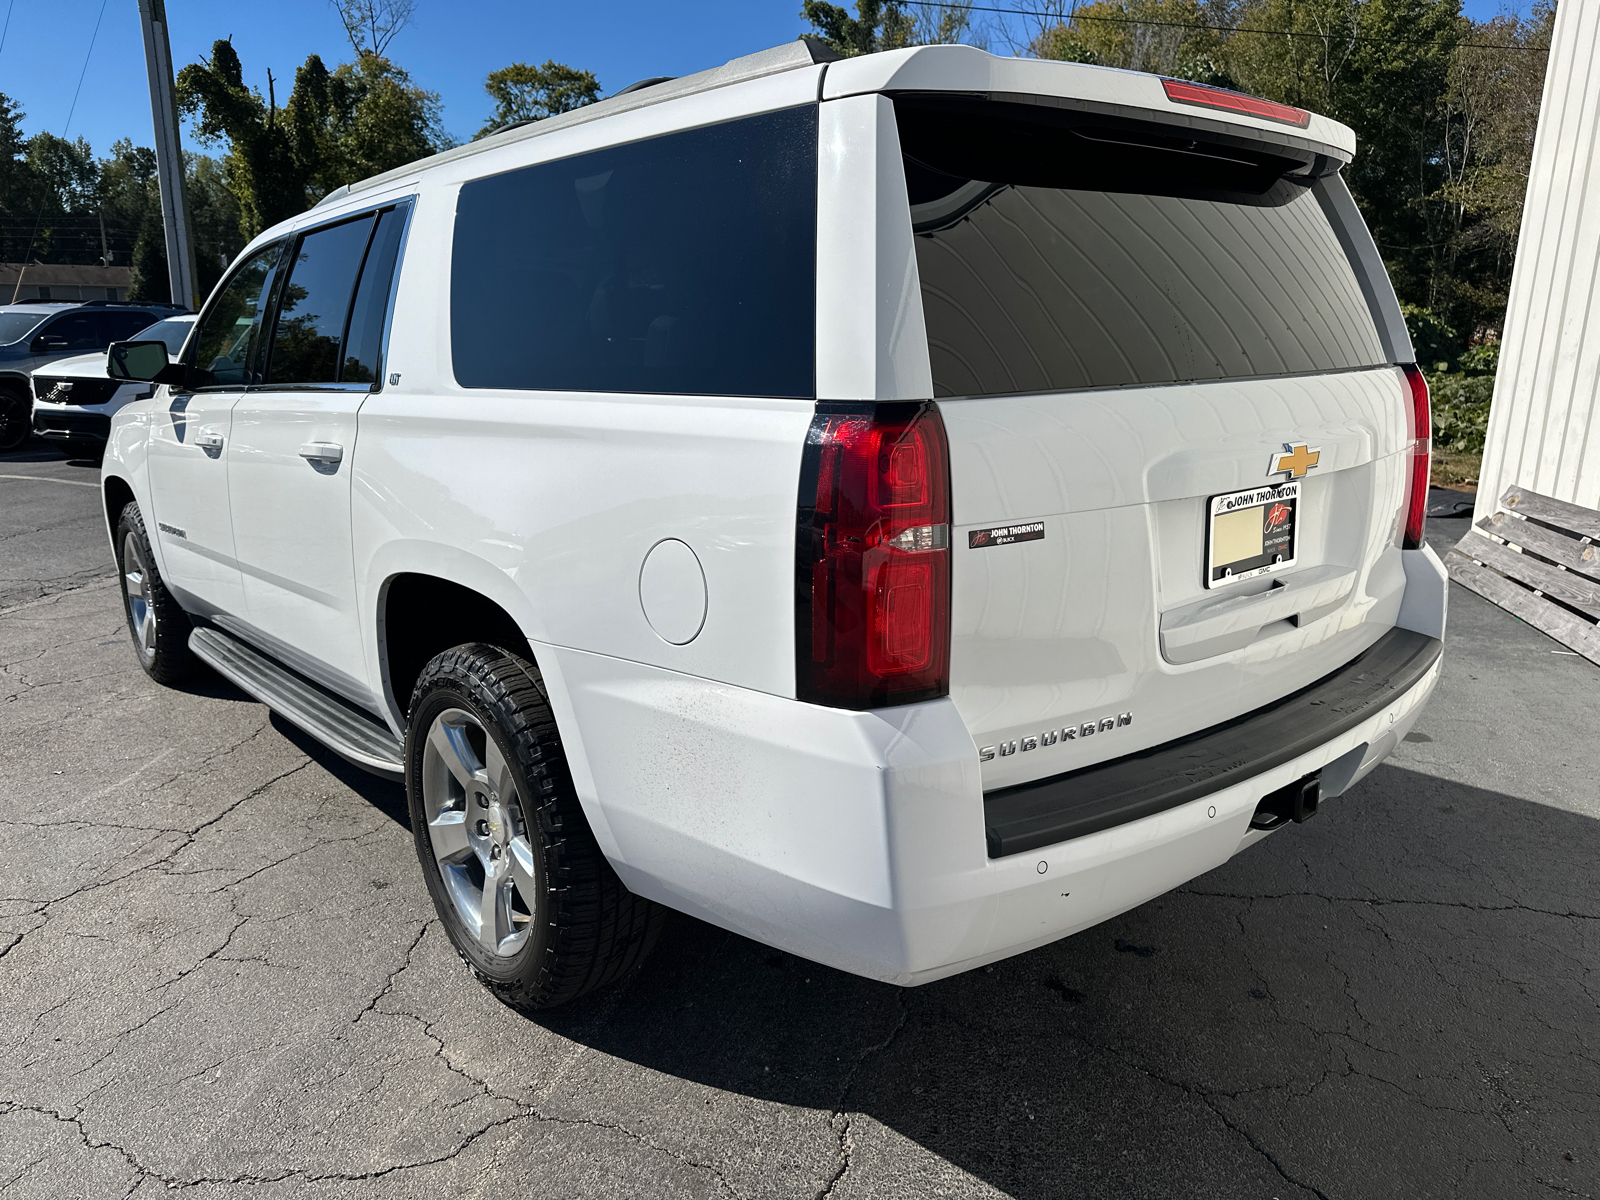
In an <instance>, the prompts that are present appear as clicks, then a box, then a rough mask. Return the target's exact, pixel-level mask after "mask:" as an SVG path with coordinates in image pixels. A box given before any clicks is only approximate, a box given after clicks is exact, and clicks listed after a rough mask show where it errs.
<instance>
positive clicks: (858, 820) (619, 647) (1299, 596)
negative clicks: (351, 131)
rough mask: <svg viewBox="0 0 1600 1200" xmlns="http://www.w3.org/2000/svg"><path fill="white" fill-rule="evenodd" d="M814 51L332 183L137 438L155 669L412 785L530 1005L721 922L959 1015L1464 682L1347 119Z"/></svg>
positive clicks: (212, 322)
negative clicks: (210, 671) (939, 996)
mask: <svg viewBox="0 0 1600 1200" xmlns="http://www.w3.org/2000/svg"><path fill="white" fill-rule="evenodd" d="M829 57H830V56H829V55H828V54H827V53H826V52H824V51H822V50H821V49H820V48H819V47H818V46H817V45H816V44H814V43H808V42H797V43H794V44H792V45H789V46H785V47H780V48H778V49H775V50H770V51H766V52H764V53H761V54H756V55H753V56H750V57H748V58H742V59H738V60H735V61H734V62H731V63H728V64H727V65H726V66H724V67H721V68H719V69H716V70H713V71H709V72H706V73H704V74H701V75H697V76H692V77H689V78H685V79H681V80H675V81H666V82H656V83H654V84H653V85H651V86H647V87H643V88H640V89H637V90H630V91H629V92H627V93H625V94H622V95H619V96H616V97H613V98H612V99H610V100H607V101H605V102H602V103H599V104H595V105H593V106H591V107H588V108H583V109H580V110H578V111H575V112H571V113H567V114H564V115H562V116H558V117H553V118H551V119H548V120H544V121H540V122H538V123H537V124H531V125H524V126H521V127H517V128H511V129H508V130H505V131H502V132H499V133H497V134H495V135H493V136H490V137H487V138H485V139H483V140H481V141H478V142H475V143H473V144H471V145H469V146H463V147H460V148H458V149H455V150H451V151H448V152H446V153H444V154H441V155H439V156H438V157H436V158H433V159H429V160H427V161H425V162H421V163H416V164H413V165H412V166H410V167H406V168H403V169H401V170H398V171H393V172H390V173H389V174H387V175H382V176H378V177H376V178H374V179H370V180H367V181H365V182H363V183H360V184H356V185H354V186H352V187H350V188H349V189H341V190H340V191H339V192H337V193H335V194H333V195H330V196H329V197H328V198H326V199H325V200H323V201H322V202H321V203H320V204H318V205H317V206H316V207H315V208H314V209H312V210H311V211H310V212H307V213H305V214H303V215H301V216H299V217H297V218H295V219H293V220H291V221H287V222H285V223H283V224H281V225H279V226H276V227H274V228H272V229H270V230H268V231H267V232H265V233H263V234H262V235H261V236H260V237H259V238H257V239H256V240H255V241H254V242H253V243H251V245H250V246H249V247H248V249H247V251H246V252H245V253H243V254H241V255H240V257H239V260H238V262H237V264H236V266H235V268H234V269H233V271H232V272H231V274H230V275H229V276H228V277H227V278H226V279H224V280H223V282H222V283H221V284H220V285H219V286H218V288H217V290H216V292H215V294H214V295H213V296H212V297H211V298H210V300H209V302H208V303H207V305H206V306H205V309H204V311H203V312H202V313H201V315H200V319H199V321H198V323H197V325H196V327H195V330H194V332H193V333H192V334H191V335H190V337H189V339H188V341H187V343H186V345H185V347H184V350H183V352H182V353H181V354H180V355H179V357H178V360H177V361H176V362H170V363H169V362H168V355H167V351H166V348H165V347H164V346H162V345H161V344H160V343H159V342H147V343H138V342H131V343H122V344H119V345H117V346H115V347H113V350H112V353H111V355H110V363H111V366H110V368H109V370H110V371H111V374H112V375H113V376H114V377H118V378H133V379H139V380H148V381H154V382H157V383H159V384H160V385H161V386H159V387H157V388H156V389H155V390H154V395H153V396H152V397H151V398H149V399H144V400H138V401H136V402H134V403H132V404H130V405H128V406H127V407H125V408H124V409H122V410H121V411H120V412H119V413H118V414H117V415H116V418H115V422H114V425H113V428H112V431H111V439H110V445H109V447H108V450H107V453H106V456H105V467H104V488H105V508H106V516H107V521H108V524H109V527H110V530H111V534H112V545H113V549H114V552H115V554H116V557H117V560H118V563H119V566H120V569H121V574H122V578H123V580H124V585H125V593H126V598H127V609H128V620H129V625H130V628H131V630H132V632H133V635H134V640H135V643H136V649H137V652H138V655H139V660H140V662H141V664H142V665H143V666H144V668H145V669H146V670H147V671H148V672H149V673H150V674H151V675H152V676H154V677H155V678H156V679H157V680H161V681H169V680H175V679H177V678H178V677H180V676H181V675H183V674H184V673H185V672H186V671H187V670H188V669H189V668H191V667H192V665H193V663H194V661H195V660H199V661H201V662H204V663H206V664H209V665H210V666H211V667H212V668H214V669H215V670H216V671H218V672H220V673H221V674H222V675H223V676H225V677H226V678H228V679H229V680H232V681H233V682H234V683H236V684H237V685H238V686H239V687H241V688H242V689H244V690H245V691H246V692H248V693H250V694H252V695H254V696H255V697H257V698H259V699H260V700H262V701H264V702H265V703H266V704H268V705H270V706H271V707H272V708H273V709H274V710H276V711H277V712H279V713H280V714H282V715H283V716H284V717H285V718H287V719H288V720H290V721H292V722H294V723H295V724H296V725H298V726H300V727H301V728H303V729H305V730H306V731H307V732H308V733H310V734H311V735H312V736H314V737H316V738H318V739H320V740H321V741H322V742H323V743H325V744H326V745H327V746H329V747H331V748H332V749H333V750H335V751H337V752H338V753H339V754H341V755H343V756H345V757H346V758H348V759H349V760H351V761H353V762H355V763H358V764H360V765H362V766H364V767H367V768H369V769H371V770H373V771H377V772H380V773H383V774H387V775H389V776H391V777H394V778H397V779H400V778H403V779H404V781H405V785H406V788H407V791H408V793H409V798H410V808H411V818H412V826H413V830H414V832H415V836H416V844H417V851H418V856H419V858H420V860H421V864H422V869H423V872H424V873H425V875H426V877H427V881H428V886H429V888H430V890H431V893H432V896H433V899H434V902H435V903H436V905H437V907H438V912H439V916H440V918H441V920H442V921H443V924H444V926H445V928H446V929H447V930H448V932H449V935H450V937H451V938H452V939H453V941H454V944H455V945H456V947H457V948H458V949H459V951H460V953H461V955H462V956H463V958H465V960H466V961H467V962H468V963H469V964H470V965H471V966H472V967H473V969H474V970H475V971H476V972H477V973H478V975H479V976H480V977H481V978H482V979H483V981H484V982H485V983H486V984H487V985H489V986H490V987H491V988H493V989H494V990H495V991H496V992H497V994H499V995H500V996H502V997H503V998H505V999H506V1000H507V1001H508V1002H510V1003H513V1004H517V1005H521V1006H526V1007H534V1006H540V1005H548V1004H554V1003H558V1002H561V1001H564V1000H567V999H570V998H572V997H574V996H576V995H579V994H581V993H583V992H585V991H587V990H589V989H590V988H593V987H595V986H598V985H601V984H604V983H606V982H607V981H609V980H611V979H614V978H616V977H617V976H618V975H619V974H620V973H621V972H623V971H625V970H627V969H628V968H629V967H630V965H631V964H633V963H635V962H637V961H638V960H639V958H640V956H641V955H642V954H643V953H644V952H645V950H646V949H647V948H648V946H649V944H650V942H651V941H652V939H653V938H654V937H655V933H656V930H657V929H658V928H659V925H660V921H661V917H662V912H663V910H662V908H661V907H659V906H666V907H667V908H672V909H678V910H681V911H683V912H686V913H691V914H693V915H695V916H696V917H699V918H702V919H704V920H706V921H710V922H713V923H715V924H717V925H721V926H724V927H726V928H728V929H732V930H735V931H737V932H739V933H741V934H744V935H747V936H749V937H752V938H755V939H758V940H760V941H762V942H766V943H768V944H770V945H773V946H776V947H780V948H782V949H784V950H787V951H791V952H793V953H795V954H798V955H802V956H804V957H806V958H809V959H813V960H816V961H817V962H821V963H826V964H829V965H831V966H835V967H838V968H840V969H842V970H846V971H852V972H856V973H858V974H861V975H866V976H870V977H872V978H875V979H880V980H886V981H890V982H893V983H898V984H918V983H923V982H926V981H929V980H934V979H938V978H940V977H942V976H946V975H950V974H952V973H955V972H958V971H963V970H967V969H970V968H972V967H975V966H978V965H981V964H984V963H987V962H991V961H993V960H996V959H999V958H1003V957H1005V956H1007V955H1012V954H1016V953H1019V952H1021V951H1024V950H1027V949H1029V948H1030V947H1035V946H1039V945H1042V944H1044V943H1047V942H1050V941H1053V940H1055V939H1058V938H1061V937H1064V936H1066V935H1068V934H1071V933H1073V932H1075V931H1077V930H1081V929H1084V928H1085V927H1087V926H1090V925H1093V924H1095V923H1096V922H1099V921H1104V920H1105V919H1106V918H1108V917H1110V916H1112V915H1114V914H1116V913H1119V912H1122V911H1124V910H1126V909H1129V908H1131V907H1133V906H1135V905H1138V904H1140V903H1143V902H1144V901H1146V900H1148V899H1150V898H1151V897H1153V896H1156V895H1159V894H1160V893H1162V892H1164V891H1166V890H1168V889H1170V888H1172V887H1174V886H1176V885H1178V884H1180V883H1182V882H1184V881H1185V880H1188V879H1191V878H1193V877H1194V876H1196V875H1199V874H1200V873H1202V872H1204V871H1208V870H1210V869H1212V868H1213V867H1216V866H1218V865H1219V864H1221V863H1223V862H1225V861H1226V860H1227V859H1228V858H1229V857H1230V856H1232V855H1233V854H1235V853H1237V852H1238V851H1240V850H1242V849H1243V848H1245V847H1247V846H1249V845H1251V844H1253V843H1254V842H1256V841H1258V840H1260V839H1262V838H1264V837H1267V836H1269V835H1270V833H1271V831H1272V830H1274V829H1277V828H1279V827H1282V826H1284V825H1286V824H1289V823H1292V822H1295V821H1303V820H1305V819H1306V818H1308V817H1310V816H1311V815H1312V814H1313V813H1315V812H1316V810H1317V805H1318V803H1319V802H1320V801H1321V800H1325V799H1328V798H1331V797H1335V796H1338V795H1340V794H1341V793H1342V792H1344V791H1345V790H1346V789H1348V788H1349V787H1350V786H1351V785H1352V784H1353V783H1354V782H1355V781H1356V780H1358V779H1360V778H1361V776H1362V775H1363V774H1364V773H1366V772H1367V771H1369V770H1371V769H1372V767H1373V766H1374V765H1375V764H1376V763H1378V762H1379V761H1380V760H1381V759H1382V758H1383V757H1384V756H1385V755H1387V754H1388V753H1389V752H1390V751H1391V750H1392V749H1393V748H1394V746H1395V744H1396V742H1397V740H1398V739H1399V738H1400V737H1402V736H1403V735H1404V734H1405V732H1406V731H1407V730H1408V729H1409V728H1410V726H1411V724H1412V722H1413V721H1414V720H1415V719H1416V716H1417V713H1418V711H1419V709H1420V707H1421V706H1422V704H1423V703H1424V701H1425V700H1426V698H1427V696H1428V694H1429V692H1430V690H1431V689H1432V688H1433V686H1434V684H1435V682H1436V680H1437V678H1438V672H1439V655H1440V643H1441V638H1442V636H1443V633H1444V619H1445V574H1444V572H1443V570H1442V569H1441V567H1440V564H1439V561H1438V559H1437V558H1436V557H1435V556H1434V555H1433V553H1432V552H1431V551H1430V550H1428V549H1427V548H1426V547H1425V546H1424V544H1423V541H1422V521H1423V512H1424V502H1425V498H1426V489H1427V480H1428V455H1429V442H1428V398H1427V388H1426V385H1425V384H1424V383H1423V381H1422V378H1421V376H1420V375H1419V374H1418V373H1417V371H1416V369H1415V367H1414V366H1413V365H1411V364H1412V359H1413V357H1414V355H1413V353H1412V350H1411V344H1410V341H1409V339H1408V337H1407V334H1406V330H1405V326H1404V324H1403V323H1402V320H1401V316H1400V311H1399V307H1398V305H1397V303H1396V301H1395V297H1394V293H1393V291H1392V289H1391V287H1390V285H1389V282H1388V280H1387V278H1386V276H1385V273H1384V270H1383V267H1382V264H1381V262H1380V261H1379V258H1378V255H1377V252H1376V250H1375V247H1374V245H1373V242H1372V239H1371V237H1370V235H1369V234H1368V232H1367V230H1366V229H1365V227H1364V225H1363V224H1362V221H1361V218H1360V217H1359V216H1358V215H1357V211H1356V208H1355V206H1354V204H1353V203H1352V201H1351V198H1350V194H1349V192H1348V190H1347V189H1346V186H1345V184H1344V182H1343V180H1342V178H1341V176H1340V169H1341V167H1342V166H1343V165H1344V164H1346V163H1347V162H1348V161H1349V160H1350V159H1351V157H1352V155H1353V153H1354V149H1355V147H1354V138H1353V135H1352V134H1351V132H1350V131H1349V130H1348V129H1347V128H1345V127H1344V126H1342V125H1339V124H1336V123H1334V122H1332V121H1329V120H1327V119H1325V118H1322V117H1319V116H1316V115H1313V114H1310V113H1306V112H1303V111H1301V110H1298V109H1294V108H1288V107H1285V106H1282V105H1277V104H1271V103H1268V102H1265V101H1261V100H1257V99H1254V98H1251V97H1247V96H1242V95H1239V94H1237V93H1234V92H1228V91H1222V90H1218V89H1213V88H1206V87H1200V86H1197V85H1194V84H1190V83H1185V82H1181V81H1177V80H1171V79H1162V78H1159V77H1157V76H1152V75H1143V74H1133V73H1128V72H1121V71H1114V70H1106V69H1102V68H1097V67H1090V66H1083V65H1076V64H1067V63H1055V62H1040V61H1028V60H1020V59H1007V58H999V57H994V56H991V55H989V54H987V53H984V52H982V51H979V50H976V49H972V48H968V47H959V46H940V47H926V48H918V49H910V50H898V51H893V52H888V53H882V54H874V55H867V56H864V57H860V58H854V59H849V60H847V61H829Z"/></svg>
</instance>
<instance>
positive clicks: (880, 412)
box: [795, 403, 950, 709]
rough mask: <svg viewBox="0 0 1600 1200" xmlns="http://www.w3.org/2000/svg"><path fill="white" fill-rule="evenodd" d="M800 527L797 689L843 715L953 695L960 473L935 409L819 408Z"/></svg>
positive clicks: (803, 476)
mask: <svg viewBox="0 0 1600 1200" xmlns="http://www.w3.org/2000/svg"><path fill="white" fill-rule="evenodd" d="M798 515H799V524H798V528H797V530H796V537H795V551H796V579H795V584H796V595H795V694H796V695H797V696H799V698H800V699H802V700H808V701H810V702H812V703H813V704H826V705H830V706H832V707H835V708H855V709H865V708H879V707H884V706H887V705H891V704H911V703H914V702H916V701H919V700H931V699H934V698H936V697H939V696H944V695H948V694H949V691H950V468H949V451H948V446H947V444H946V441H945V433H944V422H942V421H941V420H940V419H939V410H938V409H937V408H936V407H934V405H932V404H915V403H913V404H905V403H901V404H819V405H818V406H817V415H816V416H815V418H813V420H812V422H811V428H810V430H809V431H808V433H807V435H806V446H805V453H804V456H803V458H802V460H801V468H800V504H799V514H798Z"/></svg>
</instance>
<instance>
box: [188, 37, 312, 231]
mask: <svg viewBox="0 0 1600 1200" xmlns="http://www.w3.org/2000/svg"><path fill="white" fill-rule="evenodd" d="M312 57H313V58H315V57H316V56H315V55H313V56H312ZM316 65H317V66H318V67H321V65H322V64H321V60H320V59H319V60H317V64H316ZM310 66H311V63H310V61H309V60H308V61H307V65H306V66H305V67H302V68H301V73H302V74H304V73H305V72H306V71H307V70H308V68H309V67H310ZM323 74H324V75H325V74H326V72H325V71H324V72H323ZM177 92H178V107H179V108H180V109H182V110H183V112H184V113H185V114H186V115H188V116H190V117H192V118H194V121H195V133H196V136H198V137H199V139H200V140H201V141H202V142H226V143H227V145H228V154H227V157H226V158H225V159H224V164H225V165H224V168H223V169H224V173H225V177H226V179H227V181H228V188H229V190H231V191H232V192H233V194H234V195H235V196H236V197H237V198H238V201H239V223H240V229H241V232H242V233H243V234H244V235H245V236H246V237H247V238H249V237H254V236H255V235H256V234H257V233H259V232H261V230H263V229H265V228H266V227H267V226H269V225H274V224H276V223H277V222H279V221H281V220H283V219H285V218H286V217H292V216H293V215H294V214H295V213H298V212H300V211H302V210H303V209H304V208H305V207H306V203H307V201H306V188H307V185H308V184H309V183H310V178H311V174H312V170H313V169H314V167H315V165H316V164H315V163H314V162H313V163H307V162H306V153H307V151H308V150H311V151H312V152H313V153H314V147H306V146H302V145H299V144H297V140H296V138H295V136H294V135H295V130H294V129H293V127H292V126H291V124H290V122H289V120H288V119H287V115H286V114H282V113H280V112H279V110H278V103H277V94H276V91H275V88H274V80H273V78H272V72H270V71H268V72H267V99H266V100H263V99H262V98H261V93H260V92H258V91H256V90H255V89H254V88H250V87H246V86H245V83H244V68H243V67H242V66H241V65H240V62H239V55H238V54H237V53H236V52H235V51H234V48H233V43H232V42H231V41H226V40H223V41H218V42H215V43H213V44H212V47H211V58H210V61H206V62H197V63H190V64H189V65H188V66H186V67H184V68H183V70H181V71H179V72H178V80H177Z"/></svg>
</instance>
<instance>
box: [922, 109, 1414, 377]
mask: <svg viewBox="0 0 1600 1200" xmlns="http://www.w3.org/2000/svg"><path fill="white" fill-rule="evenodd" d="M895 107H896V112H897V116H898V118H899V126H900V140H901V149H902V152H903V153H904V156H905V169H906V182H907V186H908V190H909V193H910V199H911V219H912V228H913V230H914V231H915V233H916V235H917V236H916V248H917V267H918V270H919V272H920V274H921V279H922V303H923V311H924V314H925V316H926V320H927V329H928V349H929V356H930V359H931V362H932V366H933V390H934V395H936V396H987V395H1002V394H1006V393H1013V392H1034V391H1062V390H1067V389H1073V388H1098V387H1116V386H1122V385H1127V384H1162V383H1178V382H1187V381H1194V380H1210V379H1231V378H1241V377H1249V376H1262V375H1287V374H1302V373H1307V372H1315V371H1331V370H1345V369H1352V368H1359V367H1367V366H1375V365H1378V364H1380V363H1382V362H1383V361H1384V355H1383V348H1382V345H1381V343H1380V342H1379V339H1378V332H1377V329H1376V326H1375V325H1374V322H1373V318H1372V313H1371V310H1370V309H1369V308H1368V307H1367V304H1366V301H1365V299H1364V298H1363V297H1362V294H1361V287H1360V284H1359V283H1358V282H1357V280H1356V277H1355V273H1354V272H1353V271H1352V270H1351V267H1350V263H1349V260H1348V259H1347V258H1346V256H1345V254H1344V251H1343V250H1342V249H1341V248H1340V246H1339V242H1338V239H1337V237H1336V235H1335V233H1334V230H1333V228H1332V227H1331V226H1330V224H1329V222H1328V218H1327V216H1326V215H1325V214H1324V213H1323V211H1322V208H1321V206H1320V205H1319V204H1318V202H1317V199H1316V197H1315V195H1314V194H1313V192H1312V189H1311V182H1312V179H1311V171H1312V170H1313V169H1314V168H1315V166H1316V165H1317V164H1315V163H1314V162H1311V161H1300V160H1297V159H1295V158H1292V157H1285V156H1284V155H1283V154H1280V153H1278V152H1275V151H1272V150H1269V149H1265V148H1261V147H1252V146H1250V145H1249V143H1247V142H1243V141H1240V142H1237V143H1224V142H1223V141H1220V140H1217V141H1206V140H1204V139H1203V138H1201V137H1194V136H1190V135H1189V134H1188V133H1187V132H1185V133H1183V134H1181V135H1174V134H1173V133H1172V132H1170V131H1168V132H1164V131H1162V130H1161V129H1159V128H1156V127H1153V126H1149V125H1139V124H1135V123H1133V122H1117V121H1113V120H1110V119H1106V118H1088V117H1086V116H1084V115H1081V114H1072V113H1068V112H1064V111H1062V110H1059V109H1053V108H1047V107H1043V106H1037V105H1016V104H1006V103H997V102H988V101H981V100H968V99H964V98H963V99H956V98H938V97H916V96H911V97H906V96H902V97H899V98H898V99H897V100H896V105H895ZM1308 158H1309V156H1308Z"/></svg>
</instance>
